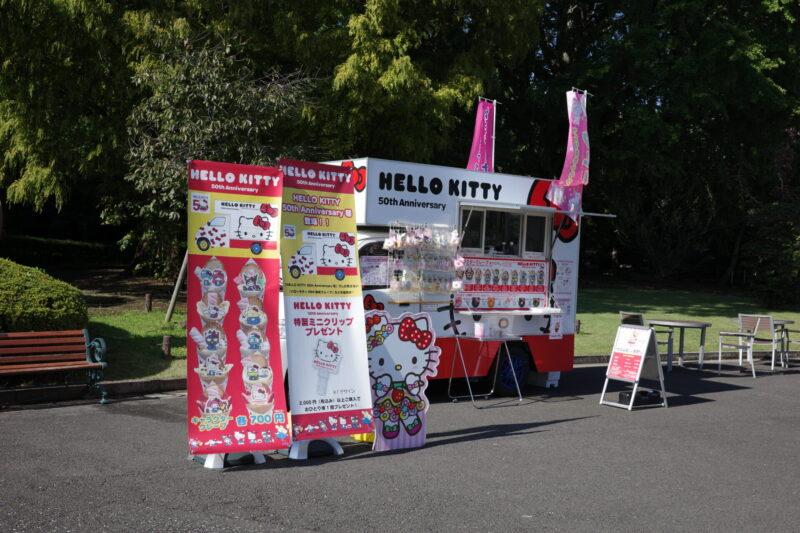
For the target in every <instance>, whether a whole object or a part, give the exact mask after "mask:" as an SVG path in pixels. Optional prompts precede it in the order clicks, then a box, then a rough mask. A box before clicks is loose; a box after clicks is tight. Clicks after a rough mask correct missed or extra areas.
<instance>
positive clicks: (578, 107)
mask: <svg viewBox="0 0 800 533" xmlns="http://www.w3.org/2000/svg"><path fill="white" fill-rule="evenodd" d="M567 113H568V114H569V136H568V137H567V155H566V157H565V158H564V168H563V169H562V170H561V177H560V178H559V180H558V181H554V182H553V183H551V184H550V189H549V190H548V191H547V199H548V200H550V201H551V202H552V203H553V204H555V205H556V206H557V207H558V208H559V209H565V210H568V211H576V212H577V211H580V208H581V197H582V194H583V186H584V185H588V184H589V129H588V120H589V119H588V118H587V116H586V94H585V93H580V92H578V91H568V92H567Z"/></svg>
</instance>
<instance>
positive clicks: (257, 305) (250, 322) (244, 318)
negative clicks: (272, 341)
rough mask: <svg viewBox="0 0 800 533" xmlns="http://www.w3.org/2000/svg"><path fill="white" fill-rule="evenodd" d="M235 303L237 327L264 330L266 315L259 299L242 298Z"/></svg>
mask: <svg viewBox="0 0 800 533" xmlns="http://www.w3.org/2000/svg"><path fill="white" fill-rule="evenodd" d="M236 305H237V306H238V307H239V327H240V328H241V329H242V330H245V329H250V328H259V329H264V330H266V328H267V315H266V313H264V309H263V308H262V304H261V300H250V299H247V298H242V299H241V300H239V302H238V303H237V304H236Z"/></svg>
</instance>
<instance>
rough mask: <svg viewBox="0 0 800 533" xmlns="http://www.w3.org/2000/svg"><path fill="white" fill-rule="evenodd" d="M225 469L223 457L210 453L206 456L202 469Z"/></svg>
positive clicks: (219, 454)
mask: <svg viewBox="0 0 800 533" xmlns="http://www.w3.org/2000/svg"><path fill="white" fill-rule="evenodd" d="M224 467H225V456H224V455H223V454H221V453H210V454H208V455H206V462H205V463H203V468H212V469H214V470H221V469H222V468H224Z"/></svg>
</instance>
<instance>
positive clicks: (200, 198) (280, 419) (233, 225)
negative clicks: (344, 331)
mask: <svg viewBox="0 0 800 533" xmlns="http://www.w3.org/2000/svg"><path fill="white" fill-rule="evenodd" d="M282 179H283V175H282V173H281V171H280V170H278V169H276V168H267V167H256V166H249V165H236V164H226V163H214V162H210V161H192V162H191V163H190V164H189V198H188V200H189V214H188V251H189V263H188V265H189V275H188V292H187V315H188V316H187V323H186V324H187V326H186V327H187V333H188V335H187V341H186V346H187V357H186V359H187V363H186V366H187V395H188V402H189V409H188V426H189V446H190V451H191V453H193V454H211V453H228V452H234V451H236V452H246V451H263V450H271V449H278V448H287V447H288V446H289V444H290V435H289V428H288V416H287V409H286V398H285V396H284V387H283V367H282V363H281V352H280V332H279V328H278V292H279V287H280V284H279V277H278V274H279V270H278V269H279V268H280V258H279V255H278V247H277V238H278V231H277V229H278V226H279V212H280V201H281V190H282V185H283V184H282Z"/></svg>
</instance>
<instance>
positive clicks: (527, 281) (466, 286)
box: [454, 257, 548, 311]
mask: <svg viewBox="0 0 800 533" xmlns="http://www.w3.org/2000/svg"><path fill="white" fill-rule="evenodd" d="M457 275H458V276H461V279H462V282H463V288H462V290H461V292H459V293H457V294H456V296H455V300H454V304H455V307H456V309H458V310H462V311H463V310H472V311H490V310H496V311H497V310H504V311H506V310H508V311H511V310H519V309H531V308H537V307H546V305H547V290H546V287H547V280H548V265H547V261H544V260H532V259H505V258H497V257H465V258H464V268H463V270H460V271H459V272H458V273H457Z"/></svg>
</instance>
